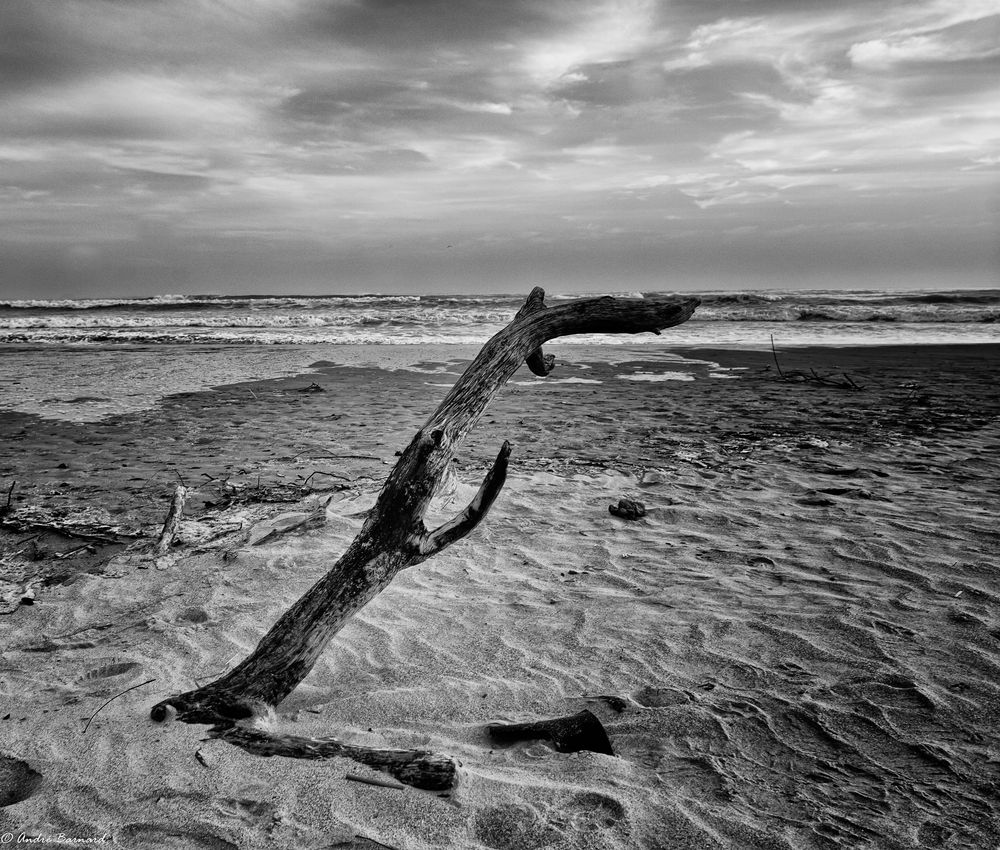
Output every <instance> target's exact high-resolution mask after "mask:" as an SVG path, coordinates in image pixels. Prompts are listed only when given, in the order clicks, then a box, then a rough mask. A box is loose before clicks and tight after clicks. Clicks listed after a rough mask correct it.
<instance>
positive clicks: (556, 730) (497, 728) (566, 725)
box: [486, 708, 615, 756]
mask: <svg viewBox="0 0 1000 850" xmlns="http://www.w3.org/2000/svg"><path fill="white" fill-rule="evenodd" d="M486 731H487V732H488V733H489V736H490V738H492V739H493V742H494V743H496V744H515V743H517V742H518V741H537V740H546V741H551V742H552V746H553V747H554V748H555V749H556V751H557V752H560V753H578V752H580V750H588V751H590V752H592V753H604V754H606V755H609V756H613V755H614V754H615V753H614V750H612V749H611V741H610V740H609V739H608V733H607V732H606V731H605V730H604V726H603V725H601V721H600V720H598V719H597V715H596V714H594V712H592V711H591V710H590V709H587V708H585V709H584V710H583V711H580V712H577V713H576V714H570V715H568V716H566V717H556V718H553V719H552V720H536V721H534V722H533V723H491V724H490V725H489V726H487V727H486Z"/></svg>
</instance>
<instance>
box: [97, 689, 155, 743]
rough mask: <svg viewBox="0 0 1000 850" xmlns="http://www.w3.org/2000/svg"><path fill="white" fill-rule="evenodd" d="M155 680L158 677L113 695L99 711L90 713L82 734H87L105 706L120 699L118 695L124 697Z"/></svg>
mask: <svg viewBox="0 0 1000 850" xmlns="http://www.w3.org/2000/svg"><path fill="white" fill-rule="evenodd" d="M155 681H156V679H149V680H148V681H145V682H140V683H139V684H138V685H132V687H131V688H126V689H125V690H124V691H122V692H121V693H120V694H115V695H114V696H113V697H111V699H109V700H108V701H107V702H106V703H104V705H102V706H101V707H100V708H99V709H97V711H95V712H94V713H93V714H91V715H90V719H89V720H88V721H87V725H86V726H84V727H83V733H82V734H84V735H86V734H87V730H88V729H89V728H90V724H91V723H93V721H94V718H95V717H97V715H98V714H100V713H101V712H102V711H104V709H105V708H107V707H108V706H109V705H111V703H113V702H114V701H115V700H116V699H118V697H123V696H125V694H127V693H128V692H129V691H134V690H135V689H136V688H141V687H144V686H145V685H151V684H152V683H153V682H155Z"/></svg>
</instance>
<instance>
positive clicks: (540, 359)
mask: <svg viewBox="0 0 1000 850" xmlns="http://www.w3.org/2000/svg"><path fill="white" fill-rule="evenodd" d="M524 362H525V363H526V364H527V366H528V368H529V369H530V370H531V372H532V374H534V375H538V377H539V378H544V377H545V376H546V375H548V374H549V372H551V371H552V370H553V369H555V367H556V357H555V355H554V354H543V353H542V349H541V348H536V349H535V350H534V351H532V352H531V354H529V355H528V356H527V357H525V358H524Z"/></svg>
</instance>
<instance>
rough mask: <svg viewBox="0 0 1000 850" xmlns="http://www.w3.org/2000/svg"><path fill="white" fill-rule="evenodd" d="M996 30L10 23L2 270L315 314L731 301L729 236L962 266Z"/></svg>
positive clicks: (562, 17) (993, 145)
mask: <svg viewBox="0 0 1000 850" xmlns="http://www.w3.org/2000/svg"><path fill="white" fill-rule="evenodd" d="M994 13H995V2H993V0H962V2H959V0H910V2H906V3H903V2H892V3H888V4H882V5H880V6H878V7H873V6H872V5H871V4H870V3H869V2H867V0H866V2H861V0H845V2H843V3H840V4H837V5H836V6H830V4H829V3H826V2H824V3H820V2H818V0H793V1H792V2H789V0H741V2H740V3H738V4H734V3H732V2H722V0H669V2H667V0H659V2H657V0H572V2H570V0H548V2H542V0H511V2H505V3H498V2H492V1H490V2H488V0H448V2H445V0H406V2H403V0H245V2H240V3H214V2H211V3H210V2H205V0H174V2H170V3H166V2H152V0H149V2H120V0H65V2H60V3H39V2H36V0H6V2H4V3H0V72H2V73H0V109H3V114H4V121H3V123H2V125H0V203H2V207H0V223H2V228H0V263H5V268H7V269H15V270H17V271H14V272H10V273H8V274H7V277H6V278H5V279H6V280H8V281H11V282H12V285H18V286H23V287H28V288H33V287H35V286H36V285H40V284H39V281H41V284H44V280H45V277H44V274H43V271H44V269H45V268H49V267H48V266H46V264H45V262H44V256H43V255H44V254H45V252H48V253H49V254H53V255H54V254H55V253H59V255H60V256H63V254H62V253H61V251H62V248H61V247H59V246H67V245H82V246H85V247H86V248H87V252H89V253H87V252H85V253H86V255H87V256H88V257H90V259H89V260H88V263H90V265H89V266H88V268H89V269H90V272H88V274H92V279H93V281H95V283H94V285H95V286H96V285H97V282H98V281H100V280H101V273H102V269H103V271H104V272H105V274H106V278H107V279H109V280H110V279H111V278H114V277H115V276H119V278H120V280H121V285H122V286H128V285H130V284H129V281H128V279H127V274H128V270H129V269H134V264H130V261H129V259H128V258H129V257H130V256H147V257H154V258H155V259H156V262H155V263H154V264H153V265H151V266H149V267H148V268H154V267H155V268H156V269H160V270H161V271H159V272H157V273H156V274H153V273H150V274H148V275H145V276H144V278H143V279H144V280H148V281H149V284H148V285H149V286H151V287H155V286H156V280H157V279H158V278H157V275H159V274H161V273H162V274H163V275H167V272H166V271H164V270H165V269H169V268H170V267H171V263H176V264H177V268H178V269H181V270H185V271H184V274H185V275H187V277H186V278H184V279H187V280H190V281H191V285H192V286H195V287H196V288H197V289H199V290H202V291H203V290H204V289H206V288H212V285H211V283H210V281H212V280H220V281H222V280H223V279H225V280H227V281H230V283H229V284H227V285H230V286H242V285H249V284H246V281H247V280H251V279H252V280H261V281H262V282H261V283H260V285H261V286H262V287H264V288H273V286H271V287H267V286H265V282H263V278H264V277H265V276H266V275H268V274H270V275H278V276H280V278H281V279H282V280H288V281H289V283H288V285H289V287H291V288H295V286H296V283H295V282H296V281H301V282H310V285H314V286H322V285H323V281H324V280H327V278H325V277H324V275H323V274H322V272H321V269H322V268H323V267H324V265H325V264H328V263H331V262H335V261H341V262H343V263H345V264H346V265H345V267H348V268H350V269H352V270H353V271H352V273H356V274H358V275H361V274H364V275H368V277H366V280H368V281H369V282H379V285H389V284H391V285H392V286H395V287H405V286H408V285H413V286H415V287H416V288H427V287H432V286H433V285H434V282H435V281H436V280H438V276H437V275H438V273H440V274H441V275H445V272H444V271H443V269H444V268H445V267H444V266H441V267H440V268H438V270H437V272H436V271H435V268H436V267H435V263H447V264H448V265H447V269H449V270H450V271H448V272H447V274H448V275H452V277H453V279H454V280H455V281H461V280H466V281H469V280H471V281H475V280H478V279H479V276H480V275H486V274H487V272H486V271H484V269H488V270H489V272H488V274H489V275H490V276H491V277H490V279H489V281H487V280H486V279H484V280H483V281H482V284H481V285H482V286H483V287H484V288H494V289H495V288H498V287H501V288H502V287H505V286H507V285H513V280H510V281H508V280H506V279H505V278H504V274H505V271H504V270H505V269H511V270H514V269H516V270H518V271H517V273H518V274H522V273H523V274H530V269H531V268H532V267H533V266H532V264H535V265H534V267H535V268H537V269H538V270H539V273H541V272H543V271H544V272H545V273H546V274H552V275H555V274H557V272H558V268H559V263H563V264H564V268H565V269H566V274H567V276H569V277H573V276H574V275H575V276H579V277H581V279H582V277H583V276H587V275H589V274H590V272H589V271H588V269H594V270H595V271H594V272H593V274H597V273H598V272H597V271H596V270H598V269H600V270H601V271H600V273H601V274H607V273H610V272H611V271H612V270H613V268H614V264H615V263H616V262H619V263H622V264H623V266H622V267H623V268H628V269H630V270H631V271H630V273H634V274H636V275H646V274H647V273H648V274H649V275H650V276H651V277H650V279H655V278H656V274H657V271H656V270H657V269H659V268H662V266H663V263H664V261H665V260H664V254H663V250H662V247H661V246H662V244H664V243H667V242H669V244H670V248H671V252H672V254H671V256H673V257H675V258H677V257H680V258H684V259H683V262H682V264H684V265H685V267H686V268H689V269H693V270H696V269H698V268H701V269H702V271H701V272H698V274H709V273H710V270H711V269H713V268H714V269H718V270H720V273H722V271H725V270H728V271H725V273H726V274H731V273H733V272H732V270H733V269H736V270H737V271H738V269H739V263H738V262H737V261H736V260H734V259H732V258H728V259H726V260H725V262H723V258H720V256H719V252H718V250H717V248H718V246H719V245H728V246H730V248H728V249H727V250H733V251H735V250H737V248H738V249H739V250H740V251H749V250H751V249H750V248H748V247H747V244H746V242H745V240H744V241H740V240H741V239H744V238H745V234H747V233H749V232H750V231H749V230H748V228H754V231H753V232H754V233H755V234H756V238H757V239H759V240H761V246H762V247H760V248H759V250H758V249H757V248H754V249H753V251H754V256H755V257H757V259H756V260H755V262H759V263H761V264H763V263H764V262H765V257H766V253H767V250H768V249H770V250H772V251H773V252H774V257H775V260H774V264H775V268H778V267H785V266H787V264H784V265H783V263H782V261H781V259H780V258H781V256H782V252H783V251H786V250H788V248H787V245H786V243H787V237H785V236H779V235H774V236H773V237H772V236H771V235H769V234H779V232H781V233H784V232H786V231H787V229H788V227H791V226H798V225H802V224H803V219H804V218H805V219H807V220H808V221H809V222H810V224H809V226H810V227H813V226H815V227H816V228H817V231H816V232H817V234H819V235H817V240H819V239H820V235H825V236H826V237H827V238H828V240H829V243H830V244H831V245H836V246H838V249H839V250H849V246H850V245H851V240H855V241H857V240H858V239H860V238H861V237H860V236H859V235H858V233H859V231H858V224H859V222H861V223H864V224H867V225H869V226H870V228H871V229H872V230H873V231H874V230H880V231H882V230H885V231H886V232H892V233H894V234H902V235H900V236H899V238H900V239H903V238H904V236H905V240H904V241H906V243H907V244H908V245H913V244H916V245H917V246H918V247H917V248H916V249H914V250H916V251H917V255H918V256H926V254H927V252H924V253H921V251H922V250H923V249H922V248H921V247H920V246H922V245H923V244H925V243H926V244H930V242H929V240H920V239H916V238H914V236H913V235H914V234H919V233H921V232H922V230H921V228H922V227H924V226H925V225H924V224H922V223H921V222H922V221H925V220H931V219H933V220H935V221H936V220H938V219H940V218H941V217H943V216H946V215H948V216H952V217H953V218H954V220H955V221H961V222H965V223H966V225H967V226H968V228H969V229H968V230H966V231H962V233H964V234H965V235H963V236H962V239H959V238H958V236H957V235H955V234H956V233H958V231H955V232H954V233H952V232H951V231H949V233H952V235H951V236H948V239H951V240H952V243H949V244H955V245H957V244H959V242H961V244H962V245H964V246H966V247H968V245H969V244H970V241H971V243H973V244H974V243H975V238H977V237H974V236H969V234H971V233H973V232H975V233H977V234H981V233H982V232H983V224H984V222H986V223H989V213H987V212H985V210H987V209H988V207H987V206H986V205H985V202H984V201H983V198H984V192H986V191H987V190H988V189H989V188H990V187H991V186H995V181H994V182H992V183H991V182H989V181H991V180H994V178H993V175H995V171H996V163H995V161H994V159H993V158H991V157H994V151H995V150H997V149H998V147H1000V129H998V128H1000V115H998V114H997V113H998V107H997V103H998V102H1000V98H998V83H997V80H998V79H1000V74H997V68H996V64H997V62H998V58H1000V57H998V50H997V47H996V46H997V44H998V43H1000V39H998V38H997V16H996V15H995V14H994ZM977 181H978V183H977ZM984 183H985V184H986V186H987V189H986V190H984V189H983V184H984ZM945 195H947V199H945ZM956 199H958V200H956ZM963 200H964V202H965V209H967V210H968V211H969V212H968V213H967V214H965V213H963V214H962V215H961V216H957V217H956V209H962V208H963V207H962V203H961V202H962V201H963ZM918 210H919V213H918ZM994 218H995V214H994ZM138 222H146V223H147V225H148V226H147V225H143V226H141V227H140V226H139V225H138V224H137V223H138ZM962 226H965V225H962ZM956 227H958V225H956ZM151 231H155V232H156V233H157V234H158V235H157V237H156V238H155V239H154V238H153V237H152V236H151V235H150V234H151ZM935 232H936V233H938V234H939V233H940V232H939V231H935ZM720 234H728V236H726V237H725V239H728V240H730V241H729V242H720V239H722V238H723V237H722V236H721V235H720ZM739 234H744V236H743V237H740V236H739ZM893 238H895V237H893ZM782 240H785V241H782ZM963 240H964V241H963ZM389 243H391V244H392V245H394V246H395V248H394V251H396V252H397V254H396V255H394V256H395V258H394V259H390V257H389V255H388V254H387V253H386V252H385V251H384V250H383V248H384V245H385V244H389ZM448 244H451V245H452V246H453V248H452V250H450V251H449V252H443V251H438V250H437V248H436V247H435V246H438V245H448ZM901 244H902V243H901ZM262 245H266V246H267V249H266V252H265V251H264V249H262V248H261V247H260V246H262ZM12 246H19V247H16V250H15V247H12ZM25 246H36V249H37V251H38V252H39V254H38V257H37V258H36V259H37V262H34V261H32V260H31V256H32V255H31V251H30V250H29V249H28V248H26V247H25ZM566 246H572V250H569V249H568V248H566ZM938 247H939V249H940V250H941V252H942V255H944V254H948V252H947V251H945V250H944V248H943V247H942V246H938ZM57 249H58V250H57ZM33 250H34V249H33ZM505 251H506V252H508V255H507V256H506V260H505V255H504V254H503V253H502V252H505ZM928 251H929V249H928ZM234 252H238V253H239V254H240V257H239V258H238V259H237V258H235V257H234ZM77 253H78V254H79V253H80V252H79V251H78V252H77ZM969 253H970V257H971V259H970V263H972V264H973V265H975V264H976V263H978V264H979V265H978V266H976V268H981V266H982V260H981V257H982V252H979V253H977V252H976V251H971V252H969ZM265 254H266V256H265ZM514 254H516V255H517V257H518V259H517V260H516V261H515V260H513V259H511V257H512V256H513V255H514ZM861 254H863V252H859V256H861ZM948 255H949V256H953V255H954V256H957V255H958V254H957V253H956V252H952V253H951V254H948ZM81 256H82V254H81ZM576 257H582V258H585V261H583V260H580V261H578V260H577V259H574V258H576ZM977 257H978V258H979V259H977ZM359 258H363V260H362V259H359ZM15 259H16V262H15ZM6 260H9V262H5V261H6ZM33 262H34V265H33V264H32V263H33ZM678 262H681V261H680V260H678ZM699 262H700V263H702V266H700V267H699ZM914 262H916V260H914ZM481 263H485V265H483V266H482V268H481V267H480V264H481ZM283 264H287V265H283ZM60 268H62V269H63V271H61V272H60V273H59V274H60V275H62V278H61V279H63V280H65V281H71V279H72V275H71V271H72V265H71V264H70V265H66V266H65V267H60ZM144 268H147V267H144ZM148 268H147V271H148ZM31 269H35V271H33V272H32V271H30V270H31ZM236 269H238V270H239V274H237V273H236V271H234V270H236ZM511 273H513V272H511ZM692 273H693V272H692ZM976 273H977V274H978V273H979V272H976ZM178 274H180V272H178ZM420 275H423V276H424V277H422V278H421V277H420ZM167 276H168V277H169V275H167ZM445 276H447V275H445ZM182 277H183V275H182ZM169 279H170V280H174V278H172V277H171V278H169ZM719 283H720V285H721V283H722V282H721V281H719ZM303 285H304V283H303ZM456 285H458V284H456Z"/></svg>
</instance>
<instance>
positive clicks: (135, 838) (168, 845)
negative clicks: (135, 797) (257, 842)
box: [115, 823, 239, 850]
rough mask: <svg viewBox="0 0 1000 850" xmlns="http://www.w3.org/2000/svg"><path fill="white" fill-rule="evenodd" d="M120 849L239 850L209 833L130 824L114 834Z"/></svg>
mask: <svg viewBox="0 0 1000 850" xmlns="http://www.w3.org/2000/svg"><path fill="white" fill-rule="evenodd" d="M115 842H116V844H119V845H121V846H122V847H135V848H140V847H141V848H146V847H160V848H164V850H172V848H176V850H239V846H238V845H236V844H233V843H231V842H229V841H226V840H225V839H224V838H219V837H218V836H215V835H212V834H211V833H210V832H201V831H199V830H189V829H164V828H162V827H159V826H156V825H155V824H147V823H130V824H129V825H128V826H126V827H124V828H123V829H122V830H121V831H120V832H118V833H116V834H115Z"/></svg>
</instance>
